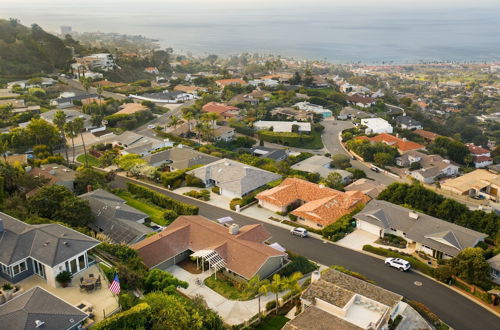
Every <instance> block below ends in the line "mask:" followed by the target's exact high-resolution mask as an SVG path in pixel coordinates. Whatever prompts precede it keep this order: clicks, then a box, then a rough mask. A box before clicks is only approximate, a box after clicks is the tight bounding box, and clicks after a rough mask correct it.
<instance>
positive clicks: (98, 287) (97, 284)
mask: <svg viewBox="0 0 500 330" xmlns="http://www.w3.org/2000/svg"><path fill="white" fill-rule="evenodd" d="M95 287H96V289H100V288H101V287H102V284H101V276H100V275H99V278H98V279H97V281H96V282H95Z"/></svg>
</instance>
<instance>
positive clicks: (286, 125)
mask: <svg viewBox="0 0 500 330" xmlns="http://www.w3.org/2000/svg"><path fill="white" fill-rule="evenodd" d="M294 126H296V127H297V130H296V131H294ZM253 127H254V128H255V129H258V130H268V129H271V130H272V131H273V132H276V133H291V132H297V133H311V123H308V122H298V121H265V120H259V121H256V122H255V123H253Z"/></svg>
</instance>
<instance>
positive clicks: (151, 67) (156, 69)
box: [144, 66, 160, 74]
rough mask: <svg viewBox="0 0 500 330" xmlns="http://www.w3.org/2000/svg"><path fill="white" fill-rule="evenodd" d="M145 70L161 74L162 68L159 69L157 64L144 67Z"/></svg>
mask: <svg viewBox="0 0 500 330" xmlns="http://www.w3.org/2000/svg"><path fill="white" fill-rule="evenodd" d="M144 72H147V73H150V74H160V70H158V68H157V67H155V66H148V67H147V68H145V69H144Z"/></svg>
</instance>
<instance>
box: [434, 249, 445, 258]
mask: <svg viewBox="0 0 500 330" xmlns="http://www.w3.org/2000/svg"><path fill="white" fill-rule="evenodd" d="M432 256H433V257H434V258H436V259H438V260H439V259H443V252H441V251H437V250H432Z"/></svg>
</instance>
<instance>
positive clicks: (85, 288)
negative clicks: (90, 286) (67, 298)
mask: <svg viewBox="0 0 500 330" xmlns="http://www.w3.org/2000/svg"><path fill="white" fill-rule="evenodd" d="M85 290H87V287H86V286H85V285H83V284H80V292H82V291H85Z"/></svg>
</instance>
